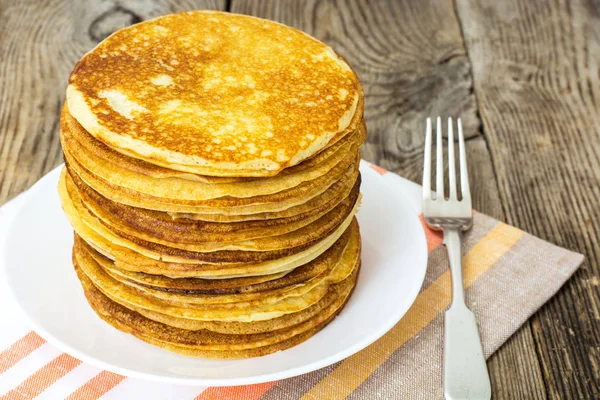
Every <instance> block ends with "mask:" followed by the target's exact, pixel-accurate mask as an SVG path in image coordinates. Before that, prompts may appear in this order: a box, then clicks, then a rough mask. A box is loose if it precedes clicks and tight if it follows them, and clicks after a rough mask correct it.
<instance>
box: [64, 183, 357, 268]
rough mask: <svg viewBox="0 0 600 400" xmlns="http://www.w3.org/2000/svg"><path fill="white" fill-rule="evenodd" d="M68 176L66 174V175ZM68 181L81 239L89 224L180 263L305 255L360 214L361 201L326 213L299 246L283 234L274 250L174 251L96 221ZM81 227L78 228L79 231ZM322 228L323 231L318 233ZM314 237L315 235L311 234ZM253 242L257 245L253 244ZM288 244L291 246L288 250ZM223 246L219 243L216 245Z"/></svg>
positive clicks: (68, 200) (71, 213)
mask: <svg viewBox="0 0 600 400" xmlns="http://www.w3.org/2000/svg"><path fill="white" fill-rule="evenodd" d="M63 177H66V174H63ZM63 180H64V181H65V189H66V190H65V191H64V192H63V193H61V198H62V202H63V209H64V210H65V212H66V213H67V216H68V217H69V219H70V221H71V223H72V225H74V227H75V230H76V231H77V233H78V234H79V235H80V236H83V237H84V238H85V237H86V231H85V230H83V229H81V228H79V227H80V225H86V226H87V228H89V229H91V230H93V231H94V232H95V234H97V235H99V236H101V237H103V238H104V239H105V240H106V241H108V242H110V243H116V244H118V245H119V246H123V247H126V248H128V249H131V250H133V251H136V252H138V253H140V254H143V255H145V256H147V257H151V258H155V259H157V260H165V261H173V262H181V261H188V262H190V261H192V262H193V261H195V262H198V261H200V262H202V261H205V262H212V263H232V262H257V261H258V262H260V261H269V260H275V259H279V258H282V257H285V256H288V255H292V254H296V253H299V252H302V251H304V250H306V249H308V248H309V247H311V246H313V245H314V244H316V242H318V241H319V240H320V239H321V238H322V237H328V236H330V235H334V234H336V232H338V233H337V237H339V236H340V235H341V234H342V233H343V231H344V230H345V229H346V227H347V226H348V225H349V224H350V222H351V221H352V218H353V216H354V214H355V213H356V211H357V207H358V203H359V202H358V199H357V200H355V203H354V204H352V203H350V202H348V205H349V206H350V207H345V208H343V209H342V210H341V212H337V213H335V215H334V217H335V218H327V217H328V215H329V214H330V213H334V212H335V211H336V209H334V210H332V211H331V212H330V213H328V214H326V215H325V216H324V217H323V218H327V221H325V222H324V223H323V225H320V226H318V227H315V230H314V231H311V230H310V229H306V228H302V229H304V230H307V231H308V232H307V235H308V236H307V239H306V240H305V241H304V242H300V243H298V240H299V238H298V237H296V236H295V235H292V234H286V235H282V236H281V237H282V238H283V242H282V243H283V245H282V247H279V248H277V249H273V250H264V251H260V250H212V249H210V250H208V252H198V251H189V250H182V249H180V248H174V247H169V246H165V245H163V244H158V243H154V242H148V241H146V240H142V239H138V238H136V237H133V236H131V235H128V234H126V233H124V232H121V231H118V230H117V229H116V228H115V227H107V226H105V225H104V224H102V223H101V222H100V221H99V220H98V219H97V218H95V217H94V216H93V215H92V214H91V213H90V212H89V211H88V210H87V209H86V208H85V206H84V205H83V203H82V202H81V200H80V199H79V198H78V197H77V190H76V189H75V187H74V185H73V184H72V183H71V182H70V181H69V180H68V179H63ZM78 228H79V229H78ZM319 228H324V229H321V230H317V229H319ZM311 232H312V234H314V235H311ZM263 242H265V245H268V243H269V241H268V240H264V241H263ZM252 243H258V240H257V241H254V242H252ZM286 244H291V246H289V247H286ZM219 245H223V244H219V243H216V246H219Z"/></svg>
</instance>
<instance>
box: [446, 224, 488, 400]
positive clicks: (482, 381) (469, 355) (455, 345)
mask: <svg viewBox="0 0 600 400" xmlns="http://www.w3.org/2000/svg"><path fill="white" fill-rule="evenodd" d="M461 241H462V233H461V231H460V230H459V229H444V244H445V245H446V249H447V250H448V258H449V260H450V273H451V275H452V303H451V304H450V308H449V309H448V310H447V311H446V314H445V324H444V395H445V397H446V399H448V400H457V399H472V400H484V399H485V400H487V399H490V398H491V396H492V389H491V385H490V377H489V375H488V371H487V366H486V363H485V357H484V355H483V348H482V346H481V339H480V338H479V331H478V330H477V322H476V321H475V315H474V314H473V312H471V310H469V309H468V308H467V306H466V305H465V301H464V289H463V281H462V257H461Z"/></svg>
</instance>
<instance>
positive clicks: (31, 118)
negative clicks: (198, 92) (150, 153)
mask: <svg viewBox="0 0 600 400" xmlns="http://www.w3.org/2000/svg"><path fill="white" fill-rule="evenodd" d="M195 8H213V9H224V8H225V0H201V1H175V0H173V1H152V0H145V1H137V2H124V1H123V2H121V1H117V2H113V1H92V0H87V1H79V2H71V1H58V0H56V1H48V0H46V1H18V0H4V1H0V21H2V22H1V23H0V204H2V203H4V202H5V201H7V200H8V199H10V198H11V197H13V196H15V195H16V194H18V193H20V192H21V191H23V190H25V189H27V188H28V187H29V186H31V185H32V184H33V183H34V182H35V181H36V180H38V179H39V178H40V177H41V176H42V175H43V174H45V173H46V172H48V171H49V170H51V169H52V168H53V167H54V166H56V165H57V164H59V163H60V162H61V160H62V153H61V149H60V144H59V141H58V117H59V112H60V107H61V105H62V102H63V100H64V92H65V88H66V83H67V79H68V77H69V73H70V72H71V69H72V68H73V66H74V65H75V63H76V62H77V60H78V59H79V58H80V57H81V56H82V55H83V54H84V53H85V52H86V51H88V50H90V49H91V48H92V47H93V46H94V45H95V44H96V43H97V42H99V41H100V40H102V39H103V38H105V37H106V36H108V35H109V34H110V33H112V32H114V31H115V30H117V29H119V28H122V27H124V26H127V25H130V24H132V23H135V22H139V21H141V20H145V19H148V18H153V17H155V16H158V15H161V14H166V13H170V12H177V11H184V10H189V9H195Z"/></svg>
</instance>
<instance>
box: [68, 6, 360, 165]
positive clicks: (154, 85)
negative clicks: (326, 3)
mask: <svg viewBox="0 0 600 400" xmlns="http://www.w3.org/2000/svg"><path fill="white" fill-rule="evenodd" d="M183 88H184V89H183ZM362 97H363V96H362V88H361V86H360V82H359V80H358V78H357V77H356V75H355V73H354V72H353V71H352V69H351V68H350V67H349V66H348V65H347V64H346V62H345V61H343V60H342V59H341V58H340V57H339V56H337V55H336V54H335V53H334V52H333V50H332V49H331V48H330V47H328V46H327V45H325V44H323V43H321V42H319V41H318V40H316V39H314V38H312V37H310V36H308V35H306V34H304V33H302V32H300V31H297V30H295V29H293V28H289V27H286V26H284V25H281V24H278V23H275V22H272V21H267V20H262V19H259V18H255V17H250V16H243V15H237V14H231V13H224V12H215V11H190V12H186V13H180V14H174V15H167V16H163V17H160V18H157V19H154V20H151V21H145V22H142V23H140V24H137V25H134V26H131V27H128V28H125V29H121V30H119V31H117V32H115V33H114V34H113V35H111V36H110V37H108V38H107V39H105V40H104V41H103V42H102V43H100V44H99V45H98V46H97V47H96V48H95V49H94V50H92V51H90V52H89V53H87V54H86V55H85V56H84V57H83V58H82V59H81V60H80V61H79V62H78V63H77V65H76V66H75V69H74V70H73V72H72V74H71V77H70V79H69V86H68V88H67V103H68V107H69V111H70V113H71V114H72V115H73V117H74V118H75V119H76V120H77V121H78V122H79V123H80V124H81V125H82V126H83V127H84V128H85V130H86V131H88V132H89V133H90V134H91V135H93V136H94V137H96V138H97V139H99V140H100V141H102V142H104V143H105V144H107V145H109V146H110V147H111V148H113V149H115V150H117V151H119V152H121V153H123V154H126V155H128V156H130V157H133V158H138V159H142V160H145V161H149V162H151V163H153V164H156V165H161V166H163V167H166V168H169V169H174V170H179V171H184V172H190V173H195V174H200V175H211V176H236V177H245V176H273V175H275V174H277V173H278V172H280V171H281V170H282V169H284V168H286V167H290V166H293V165H296V164H298V163H300V162H301V161H303V160H305V159H307V158H309V157H311V156H313V155H314V154H316V153H317V152H319V151H320V150H321V149H323V148H325V147H327V146H328V145H329V144H330V143H331V142H332V141H334V140H335V139H339V137H340V136H345V135H346V134H347V133H348V132H352V131H354V130H355V129H356V127H357V126H358V124H359V123H360V120H361V119H362V108H363V106H362Z"/></svg>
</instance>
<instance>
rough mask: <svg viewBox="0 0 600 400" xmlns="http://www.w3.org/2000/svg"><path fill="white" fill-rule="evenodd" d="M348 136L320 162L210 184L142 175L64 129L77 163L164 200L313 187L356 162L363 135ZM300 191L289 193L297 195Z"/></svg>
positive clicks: (65, 145)
mask: <svg viewBox="0 0 600 400" xmlns="http://www.w3.org/2000/svg"><path fill="white" fill-rule="evenodd" d="M88 136H89V135H88ZM348 136H349V137H348V138H347V139H346V140H344V141H343V142H342V143H338V144H335V145H334V146H332V147H331V149H330V150H329V149H328V150H325V151H324V152H323V156H322V157H321V156H316V157H315V160H316V159H320V160H319V162H316V163H313V162H312V160H307V161H306V163H303V164H300V165H297V166H296V167H293V168H289V169H286V170H284V171H283V172H282V173H281V174H278V175H277V176H274V177H271V178H268V179H253V180H246V181H239V182H224V183H206V182H201V181H199V180H196V179H194V180H192V179H187V178H181V177H161V178H156V177H152V176H148V175H146V174H140V173H138V172H136V171H132V170H129V169H127V168H122V167H120V166H119V165H118V163H115V162H114V161H113V159H112V157H108V159H104V158H102V157H99V156H98V154H96V152H90V151H89V150H87V149H86V148H85V147H83V146H81V145H80V144H79V143H78V141H77V140H76V139H74V138H73V137H72V135H71V134H70V130H69V129H61V134H60V139H61V143H62V146H63V151H64V153H65V157H66V158H67V160H69V161H71V160H74V161H77V163H76V164H77V165H81V166H82V167H84V168H85V169H86V170H87V171H89V172H90V173H91V174H93V175H94V176H97V177H98V178H100V179H103V180H104V181H106V182H108V183H110V184H111V185H114V186H117V187H119V188H123V189H129V190H133V191H136V192H139V193H141V194H142V195H147V196H152V197H155V198H160V199H162V198H164V199H178V200H183V201H206V200H211V199H217V198H223V197H232V198H248V197H252V198H255V200H261V198H260V197H259V196H269V195H276V194H277V193H280V192H284V191H288V190H291V189H293V188H295V187H306V186H307V185H311V183H310V182H313V183H312V186H317V185H318V184H319V183H318V182H323V179H320V180H318V178H322V177H323V176H325V175H335V174H339V173H340V172H342V171H344V170H346V169H347V168H348V167H349V166H350V164H352V163H353V162H354V160H355V157H353V155H355V154H356V152H357V150H358V146H359V145H360V143H362V141H361V140H362V139H360V138H361V136H362V135H361V133H360V132H355V133H352V134H350V135H348ZM359 140H360V141H361V142H360V143H359ZM72 162H73V161H72ZM294 168H295V169H296V170H297V172H296V173H286V171H289V170H290V169H294ZM332 170H333V171H332ZM336 171H337V172H336ZM296 191H297V190H296ZM296 191H289V192H287V196H288V197H289V196H290V195H292V196H293V195H294V193H295V192H296Z"/></svg>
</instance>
